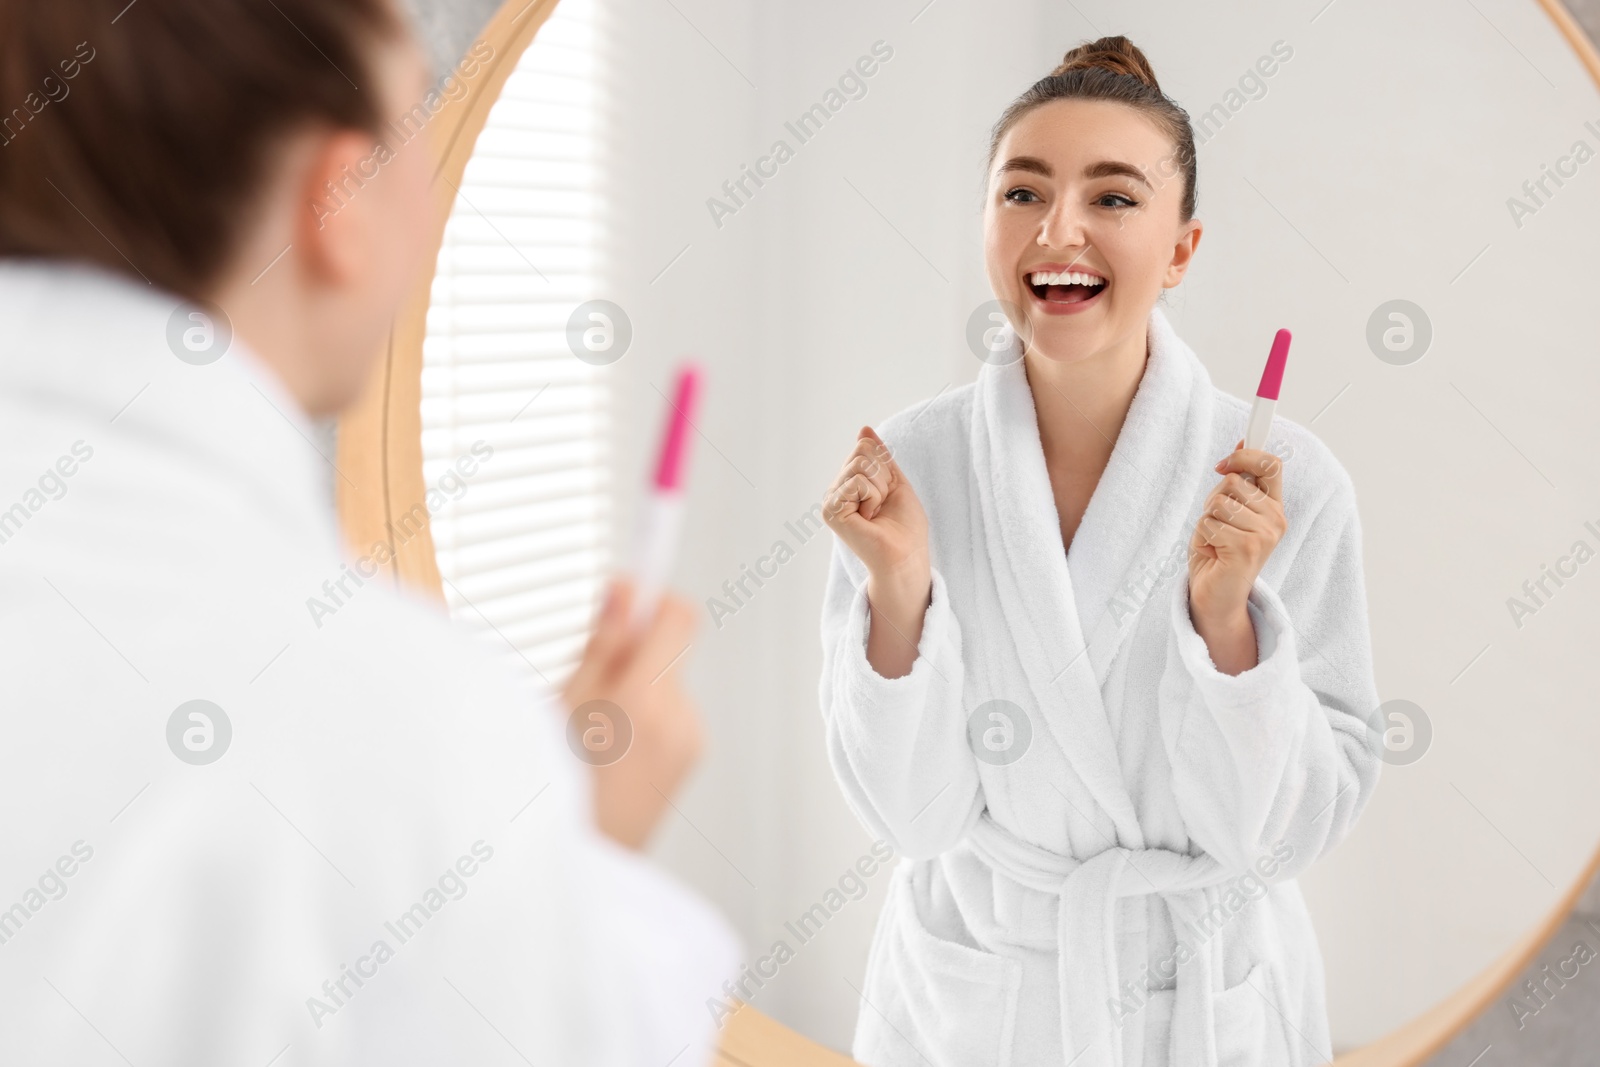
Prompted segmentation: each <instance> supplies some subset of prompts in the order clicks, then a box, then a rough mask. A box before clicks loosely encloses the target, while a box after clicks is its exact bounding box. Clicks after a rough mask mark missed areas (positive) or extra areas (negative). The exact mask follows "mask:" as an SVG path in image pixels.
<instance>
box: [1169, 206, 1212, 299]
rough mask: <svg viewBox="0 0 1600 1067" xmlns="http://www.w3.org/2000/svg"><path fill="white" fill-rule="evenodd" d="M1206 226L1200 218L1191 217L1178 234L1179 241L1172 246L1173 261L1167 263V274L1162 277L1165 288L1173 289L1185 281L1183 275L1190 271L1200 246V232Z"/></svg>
mask: <svg viewBox="0 0 1600 1067" xmlns="http://www.w3.org/2000/svg"><path fill="white" fill-rule="evenodd" d="M1204 229H1205V226H1204V224H1203V223H1201V221H1200V220H1199V219H1190V220H1189V221H1188V222H1187V223H1185V224H1184V227H1183V231H1182V232H1181V233H1180V234H1179V235H1178V243H1177V244H1176V245H1174V246H1173V248H1172V262H1170V263H1168V264H1167V275H1166V277H1165V278H1164V279H1162V282H1161V285H1162V288H1164V289H1171V288H1172V287H1173V286H1175V285H1177V284H1178V283H1179V282H1181V281H1183V276H1184V275H1185V274H1187V273H1188V271H1189V264H1190V263H1192V262H1193V261H1194V253H1195V249H1197V248H1199V247H1200V234H1201V232H1202V231H1203V230H1204Z"/></svg>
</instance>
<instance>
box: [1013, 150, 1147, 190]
mask: <svg viewBox="0 0 1600 1067" xmlns="http://www.w3.org/2000/svg"><path fill="white" fill-rule="evenodd" d="M1013 170H1020V171H1027V172H1029V173H1032V174H1038V175H1041V176H1043V177H1046V178H1053V177H1055V174H1056V172H1055V168H1054V167H1052V166H1050V164H1049V163H1046V162H1045V161H1044V160H1042V159H1040V158H1039V157H1038V156H1012V157H1011V158H1010V159H1008V160H1006V161H1005V162H1004V163H1003V164H1001V165H1000V170H999V171H998V173H1000V174H1004V173H1006V172H1007V171H1013ZM1112 175H1122V176H1123V177H1127V178H1132V179H1133V180H1134V181H1136V182H1139V183H1140V184H1141V185H1144V186H1146V187H1148V186H1149V185H1150V182H1149V181H1148V180H1147V179H1146V178H1145V176H1144V171H1143V170H1141V169H1140V168H1138V167H1136V166H1134V165H1133V164H1132V163H1124V162H1122V161H1121V160H1119V159H1102V160H1099V161H1098V162H1095V163H1091V164H1089V165H1088V166H1087V167H1085V168H1083V176H1084V177H1085V178H1088V179H1090V180H1091V181H1092V180H1093V179H1095V178H1108V177H1111V176H1112Z"/></svg>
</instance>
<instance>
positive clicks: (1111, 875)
mask: <svg viewBox="0 0 1600 1067" xmlns="http://www.w3.org/2000/svg"><path fill="white" fill-rule="evenodd" d="M967 844H968V845H969V846H970V847H971V848H972V850H973V852H974V853H976V854H977V855H978V856H979V857H980V858H981V859H983V860H984V861H985V862H987V863H988V864H989V865H990V866H991V867H993V868H994V869H995V870H997V871H999V872H1000V873H1002V874H1004V875H1006V876H1007V877H1009V878H1011V879H1013V880H1015V881H1017V882H1019V883H1021V884H1022V885H1025V886H1028V887H1029V888H1031V889H1035V890H1038V891H1039V892H1043V893H1055V894H1058V895H1059V897H1060V906H1059V910H1058V912H1057V927H1056V938H1055V943H1054V945H1053V946H1041V947H1055V948H1057V949H1058V954H1057V955H1058V960H1059V963H1058V967H1059V971H1058V977H1059V979H1060V988H1061V1039H1062V1047H1063V1048H1064V1049H1066V1062H1067V1063H1068V1064H1070V1065H1071V1067H1122V1064H1123V1058H1122V1049H1123V1043H1122V1024H1123V1023H1124V1022H1125V1021H1128V1020H1129V1019H1132V1018H1137V1015H1136V1012H1137V1011H1138V1009H1139V1008H1140V1007H1141V1006H1142V1005H1143V1003H1144V998H1143V994H1142V993H1140V992H1138V991H1137V990H1136V989H1134V988H1133V987H1132V986H1131V983H1130V987H1129V988H1122V980H1121V976H1120V975H1119V974H1118V967H1117V923H1116V918H1117V902H1118V901H1119V900H1121V899H1122V898H1124V897H1135V896H1145V895H1148V894H1156V895H1159V896H1160V897H1161V898H1162V900H1163V901H1164V902H1165V903H1166V905H1167V907H1168V908H1169V909H1170V911H1171V914H1172V920H1173V925H1174V928H1175V929H1178V930H1180V931H1181V930H1183V929H1185V928H1186V927H1187V928H1188V929H1192V930H1199V929H1204V926H1203V924H1202V923H1201V921H1200V920H1201V917H1202V916H1203V915H1204V913H1205V911H1206V909H1207V903H1206V896H1205V893H1204V892H1203V891H1204V890H1205V889H1207V888H1209V887H1212V886H1218V885H1221V884H1223V883H1225V882H1228V881H1230V880H1232V879H1234V878H1236V877H1238V872H1230V871H1228V870H1225V869H1224V868H1223V867H1222V865H1221V864H1219V863H1218V862H1217V861H1216V860H1215V859H1213V858H1212V857H1210V856H1205V855H1200V856H1191V855H1186V854H1184V853H1180V852H1173V851H1171V850H1169V849H1163V848H1141V849H1130V848H1121V847H1112V848H1108V849H1106V850H1104V851H1103V852H1099V853H1097V854H1095V855H1094V856H1091V857H1090V858H1088V859H1084V860H1080V859H1077V858H1076V857H1073V856H1066V855H1062V854H1060V853H1057V852H1052V851H1050V850H1049V849H1046V848H1041V847H1039V846H1038V845H1034V844H1031V843H1029V842H1027V841H1024V840H1022V839H1021V838H1020V837H1018V836H1016V835H1015V834H1013V833H1011V832H1010V831H1009V830H1007V829H1005V828H1004V827H1002V826H1001V825H1000V824H999V823H997V822H995V821H994V819H993V818H992V817H990V815H989V813H988V812H987V811H985V812H984V813H983V814H982V815H981V816H980V817H979V819H978V822H977V823H976V824H975V825H974V827H973V829H972V832H971V834H970V836H969V837H968V838H967ZM1180 937H1181V935H1180ZM1215 941H1216V938H1215V937H1210V938H1205V939H1203V940H1199V941H1198V943H1195V944H1192V948H1193V949H1194V955H1193V957H1192V958H1191V959H1189V960H1187V961H1184V962H1183V963H1182V964H1181V965H1180V966H1179V968H1178V973H1177V978H1176V990H1175V993H1174V997H1173V1007H1172V1031H1171V1049H1172V1059H1171V1063H1172V1064H1173V1065H1174V1067H1215V1065H1216V1063H1217V1051H1216V1035H1215V1028H1214V1019H1213V1017H1212V1007H1211V1005H1212V997H1213V994H1214V993H1215V992H1216V991H1217V990H1218V988H1219V987H1220V986H1221V984H1222V981H1221V972H1220V961H1221V956H1220V953H1219V952H1214V951H1213V949H1214V948H1215V947H1216V946H1215ZM1130 994H1131V995H1130Z"/></svg>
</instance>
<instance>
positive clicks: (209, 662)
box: [0, 261, 738, 1067]
mask: <svg viewBox="0 0 1600 1067" xmlns="http://www.w3.org/2000/svg"><path fill="white" fill-rule="evenodd" d="M177 304H178V301H177V300H176V299H174V298H172V297H170V296H166V295H164V294H162V293H160V292H158V291H156V290H155V289H152V288H148V287H146V286H145V285H143V284H141V283H139V282H138V280H137V279H134V280H133V281H131V282H130V281H127V280H124V279H122V278H120V277H115V276H112V275H109V274H103V273H101V272H98V271H93V270H89V269H83V268H70V269H67V268H59V267H46V266H40V265H20V264H18V263H15V262H7V261H0V322H3V323H4V324H5V333H4V339H3V340H0V657H3V663H4V677H5V688H6V700H5V704H4V709H3V712H0V717H3V719H0V721H3V724H4V743H3V744H0V812H4V830H3V841H4V847H3V848H0V1004H3V1005H4V1006H5V1007H4V1016H5V1022H4V1024H3V1025H0V1063H6V1064H111V1063H122V1062H128V1063H132V1064H136V1065H138V1067H154V1065H157V1064H160V1065H173V1067H180V1065H181V1067H216V1065H220V1064H238V1065H245V1067H249V1065H254V1067H267V1065H268V1064H271V1067H305V1065H312V1064H317V1065H324V1064H325V1065H330V1067H332V1065H339V1067H348V1065H353V1064H372V1065H378V1064H383V1065H386V1067H394V1065H407V1064H416V1065H423V1064H427V1065H430V1067H431V1065H437V1064H467V1063H472V1064H491V1063H492V1064H512V1063H517V1064H520V1063H523V1062H533V1063H540V1064H544V1063H551V1064H574V1065H576V1064H584V1065H590V1064H613V1065H622V1064H628V1065H639V1067H663V1065H665V1064H667V1063H668V1062H673V1063H676V1064H688V1063H709V1062H710V1060H711V1045H712V1044H713V1042H714V1039H715V1033H714V1032H713V1026H712V1020H711V1016H710V1013H709V1012H708V1010H707V1008H706V1000H707V998H708V997H710V996H715V997H717V998H718V999H720V998H721V997H722V995H723V994H722V991H721V989H720V986H721V983H722V982H723V980H724V979H725V978H726V977H729V976H731V975H732V974H733V973H734V971H735V968H736V965H737V964H736V960H737V955H738V952H737V944H736V943H735V942H734V940H733V937H732V933H731V931H730V930H729V928H728V927H727V926H726V924H725V923H724V921H723V920H722V919H721V918H720V917H719V916H718V915H717V914H716V913H715V912H714V911H713V910H712V909H711V908H710V907H709V906H708V905H707V904H705V903H704V902H703V901H701V900H700V899H699V898H698V897H696V896H694V895H693V894H691V893H690V892H689V891H688V890H687V889H686V888H684V887H682V886H681V885H679V884H677V883H676V882H674V881H673V880H672V879H670V878H668V877H666V876H665V875H664V874H663V873H661V872H659V871H656V870H654V869H653V868H652V867H651V866H650V865H649V864H648V863H646V862H645V861H644V860H642V859H640V858H639V857H637V856H636V855H635V854H633V853H631V852H628V851H627V850H624V849H622V848H620V847H619V846H615V845H612V844H609V843H608V842H607V841H606V840H605V839H604V838H602V837H600V835H599V834H598V833H597V832H596V831H595V830H594V829H593V825H592V818H591V811H590V799H589V788H590V787H589V784H588V781H589V780H588V778H587V776H586V774H585V771H586V768H585V767H584V766H583V765H582V764H580V763H579V762H578V760H577V759H576V758H575V757H574V756H573V754H572V753H571V751H570V750H569V749H568V748H567V745H566V741H565V737H564V734H563V726H564V723H563V721H562V714H561V712H560V711H558V710H557V708H556V705H555V702H554V701H553V700H551V699H550V698H549V696H548V695H547V694H546V693H545V692H544V690H543V689H542V687H541V686H540V685H539V684H538V682H537V679H534V678H533V677H532V675H531V674H530V675H528V676H527V677H522V676H520V675H518V674H515V673H512V672H510V671H509V669H508V668H506V667H504V666H502V665H501V664H500V663H499V662H498V661H497V660H496V659H495V658H494V657H493V656H492V655H491V654H490V652H489V650H488V649H484V648H480V646H479V645H478V644H477V643H476V641H474V640H473V639H471V638H470V637H466V636H463V635H462V634H461V633H459V632H458V631H457V629H456V628H455V627H454V626H453V625H451V624H450V623H449V621H448V619H447V618H445V617H444V614H443V611H442V609H440V608H438V607H436V606H435V605H433V604H432V603H427V602H424V601H422V600H420V599H416V598H413V597H411V596H408V595H405V594H402V593H400V592H397V591H396V590H395V589H393V588H392V587H387V583H386V582H385V581H384V580H382V579H376V578H373V579H369V580H367V581H365V582H364V583H363V584H357V583H356V582H355V581H353V580H351V579H349V578H348V577H346V575H347V574H348V573H349V571H347V564H349V563H350V557H348V556H345V555H343V554H342V551H341V548H340V545H339V540H338V537H337V532H336V528H335V524H334V519H333V514H332V507H331V499H330V496H329V493H328V489H327V483H328V482H329V481H330V480H332V479H335V478H340V477H343V475H341V474H335V473H334V472H333V471H332V470H331V468H330V466H329V464H328V463H327V462H326V461H325V460H324V458H323V457H322V456H320V455H319V454H318V452H317V451H316V450H315V448H314V446H313V445H312V443H311V440H312V439H313V437H314V434H313V433H312V427H311V426H310V425H309V424H308V423H307V421H306V419H305V417H304V415H303V414H302V413H301V412H300V411H299V410H298V409H297V408H296V406H295V403H294V401H293V399H292V398H291V397H290V396H289V395H288V394H287V393H286V391H285V390H284V389H283V388H282V386H281V385H280V383H279V382H278V381H277V380H276V378H275V377H274V376H273V375H272V373H271V372H270V371H269V370H267V369H266V368H265V366H264V365H262V364H261V363H259V361H258V360H256V358H255V357H254V356H252V355H251V354H250V353H249V352H248V351H247V350H246V347H245V346H244V344H243V342H241V341H240V340H239V339H237V338H235V339H234V342H233V346H232V348H231V349H230V350H229V351H228V353H227V354H226V355H224V356H223V357H222V358H221V359H220V360H218V361H216V362H214V363H211V364H209V365H205V366H196V365H191V364H189V363H186V362H183V361H180V360H179V359H178V358H177V357H176V356H175V355H174V354H173V351H172V350H171V348H169V344H168V324H169V317H170V316H171V314H172V312H173V310H174V308H175V307H176V306H177ZM330 581H331V582H333V583H339V582H341V581H342V582H343V584H344V593H345V595H344V596H340V597H338V598H337V600H338V602H339V603H338V606H337V610H336V611H335V612H334V613H333V614H332V615H325V614H323V615H314V614H313V612H312V611H311V610H310V609H309V608H308V606H307V603H308V600H309V599H310V598H313V597H316V598H319V599H321V600H322V601H323V602H324V603H325V604H326V603H331V601H330V599H329V596H328V593H327V592H326V590H325V589H324V582H330ZM319 623H320V625H319ZM197 699H199V700H206V701H210V702H212V703H214V704H215V705H216V706H218V707H220V708H221V709H222V711H223V714H224V715H225V716H226V718H227V721H228V723H229V724H230V726H231V731H232V736H231V740H230V741H229V742H228V746H227V748H226V749H225V750H224V751H223V754H222V756H221V758H219V759H217V760H216V761H215V762H212V763H208V764H203V765H195V764H191V763H189V762H185V760H183V759H180V758H179V757H178V756H177V755H176V754H175V752H177V751H179V750H182V751H189V749H190V748H191V747H192V748H197V749H205V748H206V738H205V736H204V734H203V725H202V724H200V723H199V722H198V721H195V720H189V719H188V718H187V715H185V717H183V718H182V719H180V724H185V725H186V728H193V729H195V730H199V731H202V732H201V733H199V734H196V735H195V736H194V737H193V738H190V739H187V740H183V741H181V742H180V743H179V744H178V747H177V748H174V747H173V746H172V745H170V744H169V732H168V731H169V719H170V718H171V717H172V715H173V713H174V711H175V710H176V709H177V708H178V707H179V706H180V705H182V704H185V703H186V702H188V701H191V700H197ZM210 718H211V719H212V721H213V729H214V731H215V729H216V724H217V721H218V720H217V717H216V716H214V715H212V716H210ZM217 736H218V735H217V734H216V733H215V732H214V733H213V735H212V738H211V744H212V745H213V746H214V745H216V743H217V741H216V737H217ZM212 750H213V751H214V750H215V749H212ZM380 943H382V944H383V945H384V946H386V948H387V951H385V950H383V949H380V948H379V947H378V946H379V944H380ZM674 1057H679V1058H677V1059H674Z"/></svg>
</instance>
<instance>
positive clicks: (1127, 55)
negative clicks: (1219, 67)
mask: <svg viewBox="0 0 1600 1067" xmlns="http://www.w3.org/2000/svg"><path fill="white" fill-rule="evenodd" d="M1054 100H1109V101H1112V102H1115V103H1120V104H1126V105H1127V106H1128V107H1130V108H1133V109H1134V110H1135V111H1137V112H1139V113H1140V114H1142V115H1144V116H1145V117H1146V118H1148V119H1150V120H1151V121H1152V122H1154V123H1155V124H1156V126H1157V128H1159V129H1160V130H1161V131H1162V132H1163V133H1165V134H1166V135H1167V137H1168V138H1169V139H1170V140H1171V141H1172V146H1173V154H1172V158H1171V159H1170V160H1169V161H1167V167H1168V169H1170V170H1172V172H1173V173H1171V174H1163V175H1161V176H1160V177H1161V178H1162V179H1166V178H1170V177H1173V176H1176V174H1178V173H1181V174H1182V175H1183V179H1184V195H1183V202H1182V205H1181V207H1180V221H1182V222H1188V221H1189V220H1190V219H1192V218H1194V212H1195V206H1196V203H1197V198H1198V190H1197V178H1198V175H1197V174H1196V168H1195V145H1194V127H1193V126H1192V125H1191V124H1190V122H1189V113H1188V112H1187V111H1185V110H1184V109H1183V108H1181V107H1179V106H1178V105H1177V104H1176V103H1174V102H1173V101H1172V100H1171V99H1170V98H1169V97H1168V96H1167V95H1166V94H1165V93H1163V92H1162V91H1161V86H1160V84H1159V83H1158V82H1157V81H1156V76H1155V72H1154V71H1153V70H1151V68H1150V61H1149V60H1147V59H1146V58H1145V55H1144V53H1143V52H1142V51H1140V50H1139V48H1138V46H1136V45H1135V44H1134V43H1133V42H1132V41H1130V40H1128V39H1127V38H1126V37H1120V36H1119V37H1101V38H1100V39H1099V40H1096V41H1089V42H1086V43H1084V44H1080V45H1079V46H1078V47H1076V48H1074V49H1072V50H1071V51H1069V52H1068V53H1067V54H1066V55H1065V56H1063V57H1062V59H1061V62H1060V63H1059V64H1057V65H1056V68H1055V69H1054V70H1052V71H1051V72H1050V73H1049V74H1047V75H1045V76H1044V77H1043V78H1040V79H1039V80H1038V81H1036V82H1034V83H1033V85H1032V86H1030V87H1029V88H1028V89H1027V90H1025V91H1024V92H1023V93H1022V95H1021V96H1019V97H1017V99H1016V100H1015V101H1013V102H1012V104H1011V106H1010V107H1008V108H1006V110H1005V111H1004V112H1003V113H1002V114H1001V116H1000V119H999V121H998V122H996V123H995V126H994V132H993V133H992V135H991V136H990V139H989V167H990V168H992V167H993V166H994V160H995V156H996V154H997V153H998V152H999V150H1000V142H1001V141H1002V140H1004V139H1005V135H1006V133H1007V132H1008V131H1009V130H1010V129H1011V128H1012V127H1013V126H1015V125H1016V124H1017V121H1018V120H1019V119H1021V118H1022V117H1023V116H1024V115H1026V114H1028V113H1029V112H1030V111H1032V110H1034V109H1035V108H1037V107H1041V106H1043V105H1044V104H1048V103H1050V102H1051V101H1054Z"/></svg>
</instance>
